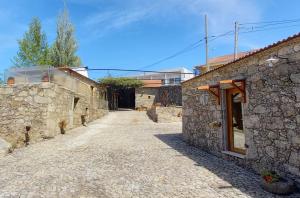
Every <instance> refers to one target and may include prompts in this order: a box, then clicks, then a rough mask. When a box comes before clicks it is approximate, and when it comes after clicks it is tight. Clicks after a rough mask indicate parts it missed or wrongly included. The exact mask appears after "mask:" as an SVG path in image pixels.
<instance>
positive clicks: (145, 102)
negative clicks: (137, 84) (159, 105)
mask: <svg viewBox="0 0 300 198" xmlns="http://www.w3.org/2000/svg"><path fill="white" fill-rule="evenodd" d="M157 96H158V87H156V88H149V87H145V88H137V89H136V90H135V107H136V108H147V109H150V108H151V107H152V105H153V104H154V103H156V99H157Z"/></svg>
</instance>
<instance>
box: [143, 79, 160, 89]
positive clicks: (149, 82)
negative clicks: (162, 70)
mask: <svg viewBox="0 0 300 198" xmlns="http://www.w3.org/2000/svg"><path fill="white" fill-rule="evenodd" d="M141 81H142V82H143V83H144V86H143V87H146V88H155V87H161V86H162V80H141Z"/></svg>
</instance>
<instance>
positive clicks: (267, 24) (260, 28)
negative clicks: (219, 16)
mask: <svg viewBox="0 0 300 198" xmlns="http://www.w3.org/2000/svg"><path fill="white" fill-rule="evenodd" d="M296 22H300V19H290V20H278V21H264V22H251V23H241V24H239V25H240V26H242V27H241V29H244V30H245V31H241V32H240V34H247V33H255V32H262V31H269V30H275V29H284V28H291V27H296V26H300V24H297V25H289V26H279V27H278V25H283V24H290V23H296ZM258 24H265V25H261V26H252V27H246V26H247V25H258ZM272 26H275V27H272ZM276 26H277V27H276ZM267 27H270V28H267ZM233 34H234V31H233V30H230V31H228V32H225V33H222V34H219V35H213V36H210V37H209V38H210V40H209V41H210V42H211V41H214V40H216V39H218V38H221V37H225V36H230V35H233ZM203 41H205V37H204V38H202V39H200V40H198V41H197V42H195V43H192V44H190V45H188V46H187V47H185V48H183V49H182V50H179V51H177V52H176V53H174V54H172V55H170V56H167V57H165V58H162V59H160V60H158V61H156V62H153V63H151V64H149V65H145V66H143V67H141V68H140V69H137V70H122V69H89V70H106V71H128V72H146V73H147V72H152V73H168V72H158V71H144V70H142V69H145V68H149V67H152V66H154V65H157V64H160V63H162V62H165V61H167V60H170V59H173V58H175V57H177V56H179V55H181V54H184V53H187V52H189V51H191V50H193V49H196V48H198V47H200V46H201V45H202V44H204V42H203ZM170 73H173V72H170ZM175 73H176V72H175ZM177 73H178V72H177ZM189 74H191V73H189Z"/></svg>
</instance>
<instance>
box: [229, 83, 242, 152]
mask: <svg viewBox="0 0 300 198" xmlns="http://www.w3.org/2000/svg"><path fill="white" fill-rule="evenodd" d="M235 93H240V94H242V92H241V91H240V90H239V89H237V88H231V89H227V90H226V107H227V120H226V122H227V137H228V138H227V146H228V150H229V151H232V152H235V153H239V154H243V155H245V154H246V149H241V148H235V147H234V132H233V126H232V125H233V119H232V118H233V110H232V102H231V101H232V94H235ZM242 104H243V103H242ZM242 116H243V117H244V115H243V105H242ZM243 121H244V119H243ZM243 130H244V127H243Z"/></svg>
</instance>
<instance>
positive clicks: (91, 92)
mask: <svg viewBox="0 0 300 198" xmlns="http://www.w3.org/2000/svg"><path fill="white" fill-rule="evenodd" d="M102 91H104V90H102V89H101V88H93V89H92V88H91V86H89V85H87V84H84V83H82V84H81V86H78V87H77V88H76V92H75V91H74V90H69V89H66V88H64V87H62V86H59V85H57V84H54V83H39V84H28V85H14V86H3V87H0V138H2V139H4V140H6V141H7V142H9V143H11V144H15V145H16V146H18V147H19V146H22V145H23V144H24V143H23V141H24V132H25V127H26V126H30V127H31V129H30V131H29V135H30V141H31V142H36V141H40V140H41V139H43V138H49V137H54V136H55V135H57V134H59V133H60V128H59V125H58V123H59V122H61V121H65V122H66V124H67V125H66V129H67V130H68V129H72V128H75V127H78V126H81V125H82V116H85V117H86V120H87V122H89V121H92V120H95V119H97V118H100V117H101V116H103V115H104V114H106V113H107V111H108V110H107V101H105V100H104V97H102V94H101V93H102ZM74 98H78V101H77V104H76V106H74V101H75V100H74ZM76 100H77V99H76Z"/></svg>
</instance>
